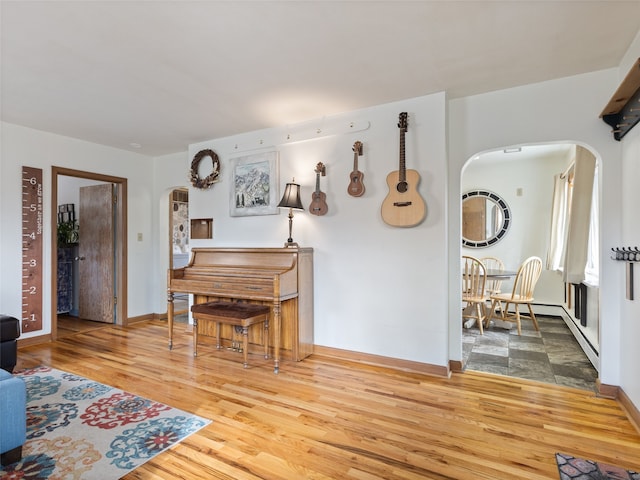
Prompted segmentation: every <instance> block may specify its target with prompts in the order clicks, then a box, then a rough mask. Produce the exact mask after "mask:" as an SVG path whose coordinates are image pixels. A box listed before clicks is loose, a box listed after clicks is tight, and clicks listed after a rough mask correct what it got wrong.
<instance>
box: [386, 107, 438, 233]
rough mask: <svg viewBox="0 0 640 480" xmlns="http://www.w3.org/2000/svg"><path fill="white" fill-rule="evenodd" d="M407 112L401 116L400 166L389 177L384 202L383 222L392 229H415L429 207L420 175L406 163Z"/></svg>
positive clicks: (399, 124) (399, 125) (399, 126)
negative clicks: (421, 185) (420, 190)
mask: <svg viewBox="0 0 640 480" xmlns="http://www.w3.org/2000/svg"><path fill="white" fill-rule="evenodd" d="M407 126H408V121H407V112H402V113H401V114H400V119H399V122H398V128H399V129H400V166H399V168H398V170H396V171H393V172H391V173H389V175H387V186H388V187H389V193H388V194H387V196H386V198H385V199H384V201H383V202H382V211H381V213H382V220H384V222H385V223H386V224H387V225H391V226H392V227H414V226H416V225H418V224H419V223H420V222H422V221H423V220H424V217H425V215H426V213H427V207H426V204H425V202H424V200H423V199H422V197H421V196H420V194H419V193H418V190H417V188H418V183H420V174H419V173H418V172H417V171H416V170H407V168H406V163H405V149H404V136H405V133H407Z"/></svg>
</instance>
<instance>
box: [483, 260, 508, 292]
mask: <svg viewBox="0 0 640 480" xmlns="http://www.w3.org/2000/svg"><path fill="white" fill-rule="evenodd" d="M480 261H481V262H482V264H483V265H484V268H486V269H487V270H495V271H498V272H504V263H503V262H502V260H500V259H499V258H497V257H482V258H480ZM501 288H502V279H497V278H495V279H491V278H487V283H486V285H485V291H486V292H487V296H490V295H496V294H498V293H502V291H501V290H500V289H501Z"/></svg>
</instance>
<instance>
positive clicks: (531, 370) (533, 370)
mask: <svg viewBox="0 0 640 480" xmlns="http://www.w3.org/2000/svg"><path fill="white" fill-rule="evenodd" d="M509 375H511V376H514V377H518V378H526V379H529V380H537V381H539V382H547V383H556V379H555V376H554V375H553V370H552V369H551V365H550V364H549V363H547V362H540V361H536V360H530V359H522V358H510V359H509Z"/></svg>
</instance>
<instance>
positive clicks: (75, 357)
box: [17, 321, 640, 480]
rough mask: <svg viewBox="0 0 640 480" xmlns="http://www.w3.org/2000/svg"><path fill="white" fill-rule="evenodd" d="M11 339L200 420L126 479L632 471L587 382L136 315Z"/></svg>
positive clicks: (615, 407)
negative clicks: (380, 361)
mask: <svg viewBox="0 0 640 480" xmlns="http://www.w3.org/2000/svg"><path fill="white" fill-rule="evenodd" d="M76 330H77V332H75V333H73V334H70V335H69V336H67V337H65V338H62V339H59V340H58V341H56V342H53V343H49V344H43V345H32V346H28V347H23V348H20V349H19V354H18V366H17V368H18V369H20V368H26V367H33V366H36V365H41V364H43V365H49V366H51V367H54V368H58V369H61V370H66V371H69V372H73V373H76V374H78V375H82V376H85V377H88V378H91V379H93V380H95V381H98V382H103V383H106V384H109V385H112V386H114V387H117V388H121V389H123V390H127V391H130V392H132V393H135V394H137V395H141V396H143V397H146V398H150V399H153V400H156V401H159V402H163V403H167V404H169V405H171V406H174V407H176V408H180V409H183V410H186V411H189V412H192V413H195V414H197V415H200V416H203V417H206V418H209V419H211V420H212V423H211V424H210V425H208V426H207V427H206V428H204V429H202V430H200V431H199V432H196V433H195V434H193V435H191V436H190V437H188V438H187V439H185V440H184V441H183V442H181V443H180V444H178V445H176V446H174V447H173V448H171V449H169V450H168V451H167V452H164V453H162V454H161V455H159V456H157V457H156V458H154V459H152V460H151V461H149V462H147V463H146V464H144V465H143V466H141V467H139V468H138V469H136V470H135V471H134V472H131V473H130V474H128V475H127V476H125V477H124V478H125V479H128V480H132V479H145V480H157V479H187V478H188V479H192V478H207V479H223V480H229V479H248V480H255V479H296V478H300V479H336V478H339V479H352V480H370V479H380V478H384V479H425V478H426V479H434V480H443V479H493V480H496V479H514V478H518V479H530V480H543V479H553V478H558V473H557V467H556V464H555V453H556V452H563V453H567V454H570V455H574V456H578V457H582V458H588V459H592V460H597V461H602V462H606V463H611V464H616V465H621V466H624V467H626V468H630V469H634V470H636V471H640V434H639V432H638V431H636V430H635V429H634V427H633V425H632V424H631V423H630V422H629V420H628V419H627V417H626V416H625V414H624V411H623V410H622V408H621V407H620V405H619V404H618V403H617V402H616V401H614V400H611V399H605V398H598V397H597V396H596V395H595V394H594V393H593V392H590V391H586V390H578V389H573V388H568V387H561V386H556V385H549V384H543V383H538V382H532V381H528V380H519V379H513V378H507V377H501V376H495V375H491V374H485V373H477V372H468V373H455V374H453V375H452V377H451V378H438V377H431V376H427V375H421V374H417V373H413V372H402V371H397V370H391V369H385V368H381V367H377V366H371V365H358V364H354V363H352V362H349V361H346V360H338V359H330V358H326V357H320V356H318V357H315V356H311V357H309V358H307V359H306V360H304V361H302V362H297V363H295V362H289V361H284V362H282V364H281V369H280V373H279V374H278V375H274V373H273V368H272V364H271V362H270V361H262V362H261V361H260V358H259V356H258V355H256V359H255V362H254V360H253V359H251V360H250V367H249V368H247V369H244V368H243V367H242V361H241V354H238V353H237V352H228V351H225V352H219V351H217V350H216V349H215V347H213V346H212V345H209V343H210V342H203V343H202V346H199V347H198V357H196V358H194V357H193V350H192V345H193V344H192V338H191V334H190V332H187V331H186V330H185V331H180V328H177V329H176V332H174V348H173V350H169V349H168V348H167V331H166V324H165V322H162V321H149V322H140V323H136V324H134V325H132V326H130V327H127V328H121V327H113V326H105V327H102V328H100V329H91V330H89V331H82V330H81V329H79V328H77V329H76Z"/></svg>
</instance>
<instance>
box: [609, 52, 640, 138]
mask: <svg viewBox="0 0 640 480" xmlns="http://www.w3.org/2000/svg"><path fill="white" fill-rule="evenodd" d="M600 118H602V120H604V122H605V123H606V124H607V125H609V126H610V127H611V128H612V130H611V133H613V138H614V139H616V140H618V141H620V140H622V138H623V137H624V136H625V135H626V134H627V133H629V131H630V130H631V129H632V128H633V127H635V126H636V125H637V124H638V122H640V58H639V59H638V60H636V61H635V63H634V64H633V66H632V67H631V70H629V73H628V74H627V76H626V77H625V79H624V80H623V81H622V83H621V84H620V86H619V87H618V89H617V90H616V92H615V93H614V94H613V97H611V100H609V103H608V104H607V106H606V107H605V108H604V110H603V111H602V113H601V114H600Z"/></svg>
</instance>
